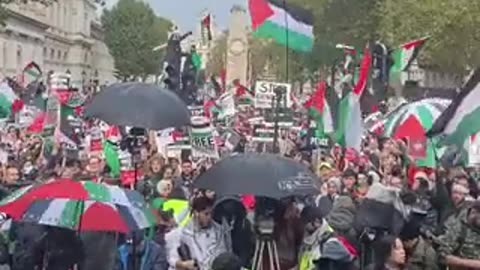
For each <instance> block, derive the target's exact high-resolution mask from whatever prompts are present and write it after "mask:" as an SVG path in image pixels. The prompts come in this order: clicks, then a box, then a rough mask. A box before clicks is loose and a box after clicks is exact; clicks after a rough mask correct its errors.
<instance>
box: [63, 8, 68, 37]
mask: <svg viewBox="0 0 480 270" xmlns="http://www.w3.org/2000/svg"><path fill="white" fill-rule="evenodd" d="M63 29H64V30H67V31H69V30H70V28H69V27H68V19H67V7H66V6H63Z"/></svg>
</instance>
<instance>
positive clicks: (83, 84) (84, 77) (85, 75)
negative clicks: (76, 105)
mask: <svg viewBox="0 0 480 270" xmlns="http://www.w3.org/2000/svg"><path fill="white" fill-rule="evenodd" d="M81 76H82V89H83V88H84V87H85V82H86V80H87V72H85V70H82V74H81Z"/></svg>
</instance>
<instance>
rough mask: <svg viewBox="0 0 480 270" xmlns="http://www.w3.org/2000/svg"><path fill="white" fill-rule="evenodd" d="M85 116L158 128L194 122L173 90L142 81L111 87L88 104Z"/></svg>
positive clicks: (110, 122)
mask: <svg viewBox="0 0 480 270" xmlns="http://www.w3.org/2000/svg"><path fill="white" fill-rule="evenodd" d="M84 116H85V117H92V118H98V119H101V120H103V121H105V122H107V123H109V124H114V125H120V126H132V127H138V128H146V129H155V130H160V129H165V128H169V127H180V126H184V125H188V124H189V123H190V113H189V111H188V108H187V106H186V105H185V103H183V101H182V100H181V99H180V98H179V97H177V96H176V95H175V94H174V93H173V92H171V91H169V90H166V89H160V88H157V87H156V86H154V85H151V84H146V83H138V82H129V83H118V84H113V85H111V86H108V87H107V88H105V89H104V90H102V91H101V92H100V93H98V94H97V95H96V96H95V97H94V98H93V99H92V101H91V102H90V103H88V104H87V105H86V106H85V112H84Z"/></svg>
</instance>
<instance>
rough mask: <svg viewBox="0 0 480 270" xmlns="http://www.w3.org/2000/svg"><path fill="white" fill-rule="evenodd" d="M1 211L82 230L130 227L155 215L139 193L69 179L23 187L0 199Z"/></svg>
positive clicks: (140, 225) (147, 223)
mask: <svg viewBox="0 0 480 270" xmlns="http://www.w3.org/2000/svg"><path fill="white" fill-rule="evenodd" d="M75 209H76V210H75ZM0 212H3V213H6V214H8V215H9V216H10V217H12V218H13V219H14V220H26V221H35V222H38V223H40V224H46V225H53V226H60V227H69V228H77V229H80V230H90V229H89V228H99V229H101V230H109V231H128V230H135V229H139V228H146V227H148V226H150V225H151V224H153V215H152V213H151V212H150V210H149V209H148V207H147V204H146V202H145V200H144V199H143V197H142V195H141V194H140V193H138V192H136V191H133V190H126V189H122V188H120V187H117V186H110V185H105V184H98V183H94V182H90V181H85V182H76V181H73V180H69V179H65V180H57V181H53V182H50V183H46V184H42V185H30V186H26V187H23V188H20V189H18V190H17V191H15V192H13V193H12V194H11V195H10V196H8V197H6V198H5V199H3V200H2V201H0ZM93 213H96V214H93ZM113 216H116V218H112V217H113ZM99 217H101V218H99ZM120 220H123V222H120ZM84 224H86V225H85V226H87V227H85V228H84V227H83V225H84ZM93 224H97V225H93ZM108 224H110V225H111V226H110V227H109V226H107V225H108ZM95 226H97V227H95Z"/></svg>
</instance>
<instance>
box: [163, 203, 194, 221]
mask: <svg viewBox="0 0 480 270" xmlns="http://www.w3.org/2000/svg"><path fill="white" fill-rule="evenodd" d="M162 210H163V211H173V217H174V218H175V222H176V223H177V225H178V226H179V227H184V226H185V225H187V223H188V222H189V221H190V219H191V218H192V216H191V213H190V205H189V202H188V201H187V200H178V199H169V200H166V201H165V202H164V203H163V205H162Z"/></svg>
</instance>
